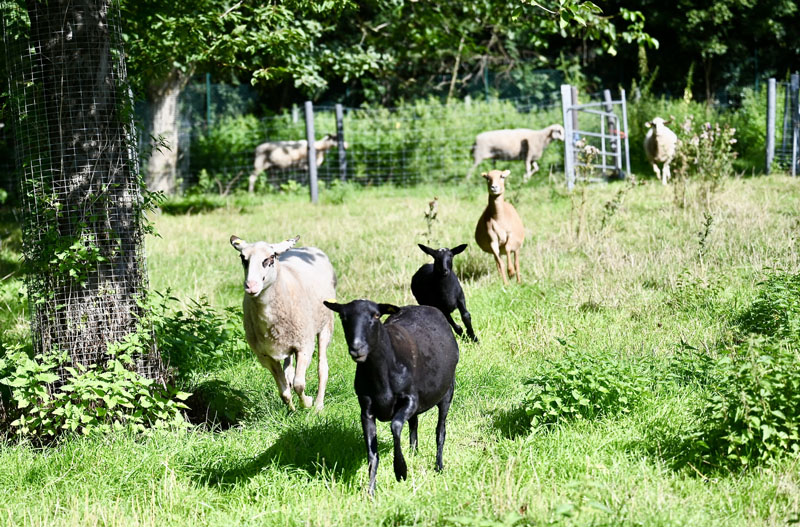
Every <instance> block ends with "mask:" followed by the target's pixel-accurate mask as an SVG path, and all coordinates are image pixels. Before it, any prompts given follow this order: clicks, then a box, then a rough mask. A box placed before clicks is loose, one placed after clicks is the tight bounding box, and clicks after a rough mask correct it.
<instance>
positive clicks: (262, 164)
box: [247, 134, 347, 192]
mask: <svg viewBox="0 0 800 527" xmlns="http://www.w3.org/2000/svg"><path fill="white" fill-rule="evenodd" d="M338 142H339V138H338V136H336V135H331V134H325V137H323V138H322V139H320V140H318V141H314V150H315V152H316V154H315V157H316V161H317V167H319V166H320V165H322V162H323V161H324V160H325V152H327V151H328V150H330V149H331V148H333V147H335V146H336V145H337V144H338ZM344 147H345V148H347V143H345V144H344ZM290 168H297V169H300V170H307V169H308V141H306V140H305V139H302V140H300V141H267V142H266V143H261V144H260V145H258V146H257V147H256V155H255V159H254V160H253V172H252V173H251V174H250V178H249V180H248V185H247V191H248V192H253V190H254V189H255V185H256V179H258V175H259V174H260V173H261V172H263V171H264V170H270V169H278V170H287V169H290Z"/></svg>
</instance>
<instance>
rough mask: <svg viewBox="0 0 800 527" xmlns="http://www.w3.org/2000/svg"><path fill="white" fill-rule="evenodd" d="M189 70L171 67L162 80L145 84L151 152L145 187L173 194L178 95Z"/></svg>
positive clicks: (175, 181)
mask: <svg viewBox="0 0 800 527" xmlns="http://www.w3.org/2000/svg"><path fill="white" fill-rule="evenodd" d="M190 76H191V73H183V72H181V71H179V70H173V71H172V72H170V74H169V75H168V76H167V78H166V79H164V80H163V81H161V82H158V83H155V84H153V85H151V86H148V89H147V99H148V102H149V103H150V108H151V118H150V123H149V135H150V139H151V141H152V143H151V146H152V152H151V154H150V159H149V160H148V161H147V188H148V189H150V190H151V191H161V192H165V193H167V194H172V193H174V192H175V190H177V178H176V175H177V172H176V170H177V167H178V155H179V151H178V146H179V145H178V125H179V122H178V98H179V96H180V94H181V92H182V91H183V89H184V88H185V87H186V84H187V83H188V82H189V78H190Z"/></svg>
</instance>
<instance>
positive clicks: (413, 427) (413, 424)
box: [408, 415, 419, 452]
mask: <svg viewBox="0 0 800 527" xmlns="http://www.w3.org/2000/svg"><path fill="white" fill-rule="evenodd" d="M418 424H419V422H418V420H417V416H416V415H412V416H411V418H410V419H409V420H408V442H409V444H410V445H411V450H413V451H414V452H416V451H417V425H418Z"/></svg>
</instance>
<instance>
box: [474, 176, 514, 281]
mask: <svg viewBox="0 0 800 527" xmlns="http://www.w3.org/2000/svg"><path fill="white" fill-rule="evenodd" d="M510 174H511V171H510V170H504V171H500V170H492V171H490V172H488V173H486V172H484V173H483V174H481V176H482V177H484V178H485V179H486V183H487V187H488V190H489V203H488V204H487V205H486V209H485V210H484V211H483V214H482V215H481V219H479V220H478V225H477V226H476V227H475V241H476V242H477V243H478V247H480V248H481V249H483V250H484V251H485V252H487V253H492V255H494V261H495V263H496V264H497V271H498V272H499V273H500V277H501V278H502V279H503V283H504V284H506V285H508V279H507V278H506V271H505V270H504V269H503V261H502V260H501V259H500V255H501V254H505V255H506V260H507V262H508V276H509V277H512V276H514V275H516V277H517V283H519V282H522V278H521V277H520V274H519V250H520V248H521V247H522V242H523V241H524V239H525V227H524V226H523V225H522V219H521V218H520V217H519V214H517V210H516V209H515V208H514V206H513V205H511V204H510V203H506V202H505V199H504V198H503V193H504V192H505V190H506V187H505V179H506V178H507V177H508V176H509V175H510ZM512 254H513V256H514V264H513V265H512V264H511V256H512Z"/></svg>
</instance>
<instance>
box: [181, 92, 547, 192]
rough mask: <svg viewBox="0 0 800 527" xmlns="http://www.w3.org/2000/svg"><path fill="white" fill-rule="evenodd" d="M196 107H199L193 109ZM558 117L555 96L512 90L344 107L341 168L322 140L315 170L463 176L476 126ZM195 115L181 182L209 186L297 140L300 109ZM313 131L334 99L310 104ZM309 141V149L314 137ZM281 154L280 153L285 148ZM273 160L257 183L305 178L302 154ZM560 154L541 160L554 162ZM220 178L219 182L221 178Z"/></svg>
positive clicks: (397, 178)
mask: <svg viewBox="0 0 800 527" xmlns="http://www.w3.org/2000/svg"><path fill="white" fill-rule="evenodd" d="M195 115H200V114H195ZM559 121H560V110H559V103H558V102H557V101H555V100H551V99H550V98H548V99H546V100H542V99H533V98H530V97H525V98H523V97H520V98H514V99H489V100H477V101H472V100H469V99H466V100H459V101H456V102H452V103H450V104H444V103H442V102H439V101H438V100H435V99H429V100H425V101H419V102H417V103H415V104H411V105H407V106H404V107H400V108H382V107H378V108H344V109H343V119H342V122H341V128H342V131H343V134H344V141H345V143H346V149H347V156H346V158H347V161H346V169H345V170H344V171H343V170H342V166H341V165H340V163H339V159H338V150H337V146H335V145H333V144H330V145H329V147H327V148H326V147H323V152H322V155H321V156H319V155H318V157H317V161H318V163H319V168H318V178H319V180H320V181H322V182H324V183H326V184H331V183H333V182H334V181H336V180H347V181H351V182H355V183H359V184H362V185H378V184H385V183H389V182H391V183H393V184H399V185H411V184H416V183H420V182H425V181H447V180H449V179H457V178H463V177H465V175H466V174H467V171H468V169H469V167H470V166H471V165H472V158H471V153H470V151H471V146H472V144H473V142H474V140H475V136H476V135H477V134H478V133H480V132H483V131H486V130H492V129H502V128H543V127H545V126H547V125H549V124H553V123H557V122H559ZM206 123H207V121H206V120H205V119H203V118H202V117H200V120H199V121H195V122H194V123H193V124H191V123H190V125H191V130H192V137H191V140H190V143H189V145H186V146H187V147H188V148H187V149H188V152H189V153H188V156H189V174H185V175H184V178H185V179H184V183H185V184H186V183H189V184H197V183H200V185H201V186H204V185H205V186H207V187H208V188H209V189H210V190H214V189H219V190H221V189H223V188H227V187H226V186H227V185H228V184H230V183H231V182H232V183H233V184H234V185H241V183H242V181H244V180H246V179H247V178H248V177H249V176H250V174H251V173H252V172H253V171H254V160H255V152H256V149H257V148H264V147H259V145H265V143H276V144H275V145H274V147H276V148H277V147H279V146H280V147H283V148H284V149H291V148H292V147H294V148H297V147H303V148H305V142H304V141H305V139H304V138H305V136H306V132H305V123H304V118H303V115H302V111H293V112H286V113H285V114H282V115H277V116H270V117H266V118H262V119H258V118H256V117H254V116H252V115H238V116H235V115H233V116H227V117H223V118H222V119H219V120H217V121H216V122H214V123H213V124H212V125H211V126H206ZM314 123H315V124H314V128H315V130H316V136H317V138H318V139H319V138H322V137H323V136H324V135H326V134H329V135H331V136H334V135H336V134H337V132H339V126H337V121H336V115H335V107H333V106H320V107H316V108H314ZM320 144H321V143H320V142H319V141H318V142H317V150H318V151H319V150H320V148H319V145H320ZM287 155H288V154H287ZM298 159H302V161H300V162H297V163H287V164H286V165H285V166H278V165H279V164H277V165H276V164H273V166H271V167H270V168H268V169H267V170H265V171H263V172H262V173H260V174H258V178H257V180H258V185H257V188H258V187H261V188H264V187H267V186H272V187H275V186H280V185H285V184H287V183H288V182H289V181H291V180H294V181H296V182H298V183H301V184H306V183H307V181H308V174H307V170H306V168H305V165H307V162H306V161H305V158H303V157H302V156H300V157H298ZM559 161H560V155H555V156H553V157H552V158H551V159H549V160H548V162H552V163H558V162H559ZM226 182H227V183H226Z"/></svg>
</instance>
